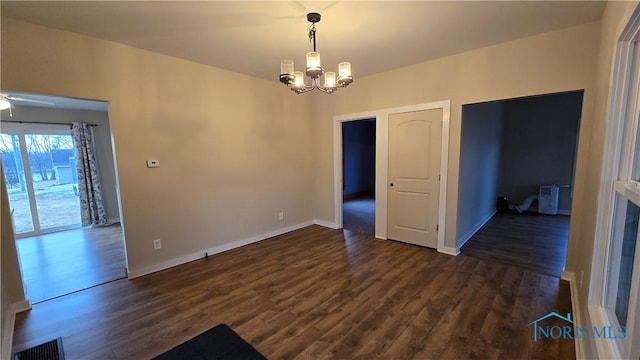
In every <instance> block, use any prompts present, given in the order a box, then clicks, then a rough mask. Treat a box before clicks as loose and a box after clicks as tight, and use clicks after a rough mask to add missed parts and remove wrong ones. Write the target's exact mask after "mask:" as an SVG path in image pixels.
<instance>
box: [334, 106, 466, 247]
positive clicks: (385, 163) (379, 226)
mask: <svg viewBox="0 0 640 360" xmlns="http://www.w3.org/2000/svg"><path fill="white" fill-rule="evenodd" d="M433 109H442V144H441V151H440V175H441V177H440V198H439V202H438V225H439V229H440V231H438V248H437V250H438V252H443V253H447V254H450V255H457V253H456V252H455V251H451V249H449V248H447V247H446V246H445V242H444V240H445V229H446V226H445V225H446V205H447V169H448V163H449V123H450V118H451V100H442V101H435V102H430V103H423V104H416V105H407V106H400V107H394V108H386V109H379V110H370V111H365V112H360V113H354V114H345V115H335V116H334V117H333V176H334V178H333V189H334V215H335V219H334V221H335V227H336V228H338V229H341V228H342V225H343V223H342V220H343V219H342V176H343V174H342V146H343V144H342V123H343V122H347V121H355V120H365V119H371V118H375V120H376V169H375V173H376V180H375V198H376V210H375V217H376V219H375V224H376V225H375V237H376V238H378V239H384V240H386V239H387V190H388V189H387V183H388V182H389V177H388V167H389V115H390V114H398V113H407V112H414V111H421V110H433Z"/></svg>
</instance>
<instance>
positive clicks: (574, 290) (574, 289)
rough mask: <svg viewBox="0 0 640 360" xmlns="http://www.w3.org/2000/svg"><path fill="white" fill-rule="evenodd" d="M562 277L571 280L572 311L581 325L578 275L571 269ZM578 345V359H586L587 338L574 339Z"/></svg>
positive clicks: (574, 317) (561, 276) (577, 325)
mask: <svg viewBox="0 0 640 360" xmlns="http://www.w3.org/2000/svg"><path fill="white" fill-rule="evenodd" d="M560 279H562V280H566V281H568V282H569V287H570V289H571V311H572V312H573V319H574V321H575V322H576V323H575V324H574V326H576V327H579V326H581V324H579V323H578V321H580V319H582V318H581V317H580V316H581V315H582V314H581V312H580V299H579V298H578V286H577V284H576V275H575V274H574V273H572V272H570V271H563V272H562V274H561V275H560ZM573 341H574V342H575V346H576V359H584V358H585V356H586V350H585V346H586V345H587V344H586V343H585V341H587V339H577V338H576V339H574V340H573Z"/></svg>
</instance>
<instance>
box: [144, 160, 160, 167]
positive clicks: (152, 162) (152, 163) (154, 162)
mask: <svg viewBox="0 0 640 360" xmlns="http://www.w3.org/2000/svg"><path fill="white" fill-rule="evenodd" d="M158 166H160V160H147V167H148V168H157V167H158Z"/></svg>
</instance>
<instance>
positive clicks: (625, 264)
mask: <svg viewBox="0 0 640 360" xmlns="http://www.w3.org/2000/svg"><path fill="white" fill-rule="evenodd" d="M625 201H626V211H624V212H621V214H620V216H623V217H621V218H620V219H619V220H620V222H618V221H617V222H616V225H617V226H622V229H621V230H622V232H619V233H618V234H620V235H621V237H622V238H621V239H619V240H618V239H616V241H621V248H620V250H621V251H620V255H619V268H618V279H617V286H616V287H617V291H616V292H615V295H616V298H615V308H614V310H615V314H616V317H617V318H618V321H619V323H620V325H625V326H626V325H627V312H628V310H629V294H630V291H631V277H632V275H633V259H634V255H635V250H636V240H637V239H638V219H639V218H640V207H638V206H636V205H635V204H634V203H632V202H631V201H628V200H625ZM616 216H617V215H616Z"/></svg>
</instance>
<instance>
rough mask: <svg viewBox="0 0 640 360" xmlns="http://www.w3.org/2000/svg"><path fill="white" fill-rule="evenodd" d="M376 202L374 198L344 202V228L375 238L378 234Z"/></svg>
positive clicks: (361, 198) (360, 198)
mask: <svg viewBox="0 0 640 360" xmlns="http://www.w3.org/2000/svg"><path fill="white" fill-rule="evenodd" d="M375 213H376V201H375V199H374V198H373V196H368V197H359V198H354V199H349V200H344V201H343V203H342V227H343V228H345V229H347V230H351V231H356V232H359V233H361V234H366V235H371V236H374V235H375V232H376V215H375Z"/></svg>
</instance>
